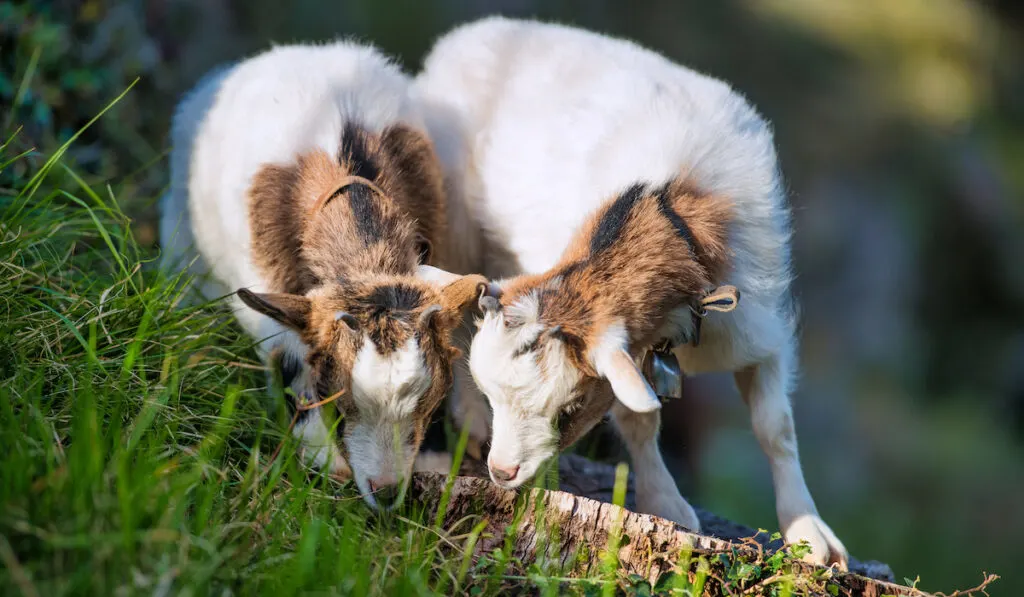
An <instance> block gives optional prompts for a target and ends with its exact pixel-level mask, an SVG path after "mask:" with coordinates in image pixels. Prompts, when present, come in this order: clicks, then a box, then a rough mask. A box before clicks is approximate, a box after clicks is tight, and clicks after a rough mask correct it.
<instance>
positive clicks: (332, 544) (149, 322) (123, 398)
mask: <svg viewBox="0 0 1024 597" xmlns="http://www.w3.org/2000/svg"><path fill="white" fill-rule="evenodd" d="M12 147H13V145H12V144H11V143H10V140H8V142H6V143H4V145H3V146H2V147H0V175H2V174H3V173H4V172H3V171H4V170H8V173H9V172H10V170H9V168H10V167H11V166H12V164H15V163H17V162H18V160H22V159H24V158H25V156H24V155H14V151H13V150H12V149H11V148H12ZM64 149H65V148H60V149H58V150H57V151H55V152H53V154H52V155H51V156H50V157H49V159H48V160H45V161H43V160H35V162H36V163H42V166H41V167H39V168H38V169H36V170H35V171H30V172H29V173H28V175H26V176H23V177H20V178H15V179H14V183H13V186H12V187H11V188H2V189H0V214H2V220H0V455H2V464H0V595H19V594H20V595H26V596H36V595H39V596H51V595H53V596H57V595H118V596H122V595H136V594H139V595H228V594H233V595H253V594H271V595H275V597H283V596H285V595H293V594H318V595H364V594H378V595H434V594H438V595H462V594H484V595H491V594H508V593H509V592H511V591H515V590H519V589H523V590H526V591H527V592H529V593H532V594H542V595H558V594H586V595H611V594H630V595H645V594H651V593H652V592H653V593H656V594H665V595H669V594H671V595H690V596H691V597H692V596H695V595H700V594H703V590H704V589H705V588H706V586H707V587H711V586H714V587H717V588H716V590H715V592H714V594H741V593H743V591H745V590H748V589H749V588H750V587H751V586H752V584H757V583H758V582H760V581H762V580H765V579H771V582H770V583H768V584H766V585H764V591H763V592H757V593H754V594H766V595H789V594H790V586H789V585H790V584H791V583H790V582H789V581H790V577H789V576H787V575H786V574H785V570H784V568H785V564H786V560H778V561H775V563H774V564H773V566H774V567H772V565H768V563H767V560H766V561H764V562H760V563H754V564H752V565H748V566H746V567H744V560H743V558H739V557H735V554H734V555H733V556H729V555H728V554H724V555H723V556H722V557H721V558H718V559H715V560H707V559H705V558H690V557H689V556H688V555H686V554H681V557H680V561H681V563H682V568H681V569H679V570H678V571H677V572H682V571H683V570H686V571H687V573H686V574H675V575H671V576H669V577H666V578H665V579H664V581H663V582H661V583H659V585H658V586H657V587H650V586H649V585H648V584H647V583H646V582H644V581H643V580H642V579H640V578H639V577H635V576H628V575H625V574H623V573H622V571H621V570H620V569H619V566H618V560H617V558H616V557H615V554H613V553H610V552H609V553H606V554H605V555H603V556H602V559H601V562H602V564H601V566H600V569H599V570H598V571H597V572H596V573H595V576H594V577H593V578H582V579H581V578H572V577H571V572H572V571H571V570H566V569H562V568H560V567H559V566H560V565H559V564H558V562H559V561H560V558H558V557H550V556H556V555H558V554H547V548H546V547H545V545H551V544H554V539H553V538H556V537H557V529H542V531H543V532H541V533H539V534H538V537H540V538H541V539H542V541H541V545H540V546H539V549H538V551H539V552H540V553H541V554H542V555H541V556H540V557H537V558H536V559H535V560H534V561H529V562H521V561H517V560H516V559H515V558H514V557H512V555H511V554H512V553H513V550H512V546H513V538H514V536H515V532H516V528H515V527H516V526H518V525H517V523H515V522H514V523H513V525H512V528H509V529H508V531H507V533H506V536H505V541H504V548H502V549H498V550H496V551H494V552H491V553H489V554H487V555H485V556H482V557H479V558H475V557H472V554H473V549H474V547H475V545H476V544H477V542H478V540H479V539H480V538H481V536H482V533H483V532H484V528H485V521H483V520H481V519H480V518H479V517H471V518H468V519H465V520H461V521H459V522H457V523H455V524H454V525H453V526H449V527H444V526H442V523H441V521H443V520H444V517H443V516H441V515H439V514H436V513H434V512H428V511H426V510H425V507H424V506H422V505H418V504H416V503H410V504H406V506H405V509H404V510H403V511H400V512H397V513H393V514H388V515H376V514H374V513H372V512H371V511H370V510H369V509H368V508H367V507H366V506H365V504H364V503H363V502H362V500H361V499H359V497H358V495H357V494H356V493H355V491H354V490H353V489H352V487H351V485H345V486H342V485H339V484H337V483H336V482H334V481H332V480H331V479H329V478H328V477H327V476H326V475H320V474H317V473H313V472H310V471H308V470H306V469H304V468H302V467H301V466H300V465H299V464H298V459H297V458H296V457H295V448H296V446H295V445H294V443H293V442H292V441H291V438H290V437H288V435H287V433H286V432H285V431H286V429H287V426H288V418H287V414H286V413H285V408H284V406H283V405H284V396H283V393H282V390H281V388H279V387H277V388H272V389H267V388H265V387H264V380H265V376H264V374H263V372H262V371H261V367H260V364H259V363H258V361H257V360H256V358H255V352H254V350H253V347H252V344H251V341H250V340H249V339H247V338H246V337H244V336H243V335H241V334H240V333H239V330H238V329H237V327H236V326H235V324H234V323H233V322H232V321H231V319H230V317H229V316H228V314H227V311H226V309H225V308H224V307H223V306H222V305H220V304H219V303H218V302H216V301H215V302H213V303H209V304H202V305H198V306H191V307H189V306H185V305H186V304H187V303H188V301H185V300H184V299H185V298H186V297H185V290H184V288H185V286H186V282H187V281H186V280H183V279H181V278H180V277H172V278H167V277H164V276H161V275H160V274H159V273H158V272H157V271H156V268H155V267H154V264H153V259H154V257H155V256H154V255H148V254H146V253H145V252H144V251H142V250H140V248H139V247H138V246H137V245H136V244H135V242H134V240H133V237H132V234H131V226H130V224H131V222H130V220H129V218H128V217H127V216H125V214H124V213H122V212H121V211H120V209H119V208H118V204H117V202H116V201H115V199H114V198H113V196H112V192H111V191H110V190H109V189H105V190H98V189H94V188H92V187H91V186H90V185H89V184H87V183H86V182H85V181H84V180H83V179H82V178H81V177H80V176H78V175H77V174H76V173H75V172H74V171H73V170H71V169H70V168H67V167H65V166H64V165H63V164H62V163H61V156H62V155H64ZM0 180H11V178H7V179H4V178H3V177H2V176H0ZM465 440H466V438H465V436H462V437H460V438H459V440H458V447H459V448H462V447H464V445H465ZM278 447H281V452H280V456H279V457H277V458H276V459H275V458H271V454H273V453H274V452H275V450H276V449H277V448H278ZM457 454H459V455H460V454H461V450H458V451H457ZM458 460H459V457H458V456H457V457H456V461H458ZM624 478H625V477H624V476H623V479H624ZM551 482H552V479H546V478H545V476H543V475H542V476H541V479H540V481H539V482H538V483H540V484H545V483H551ZM622 487H624V485H622ZM622 493H623V492H622V491H619V492H617V495H618V499H619V500H620V503H621V500H622V499H623V497H624V495H622ZM446 499H447V498H445V499H443V500H442V502H444V501H446ZM530 507H531V505H530V504H527V503H523V504H521V507H520V510H519V514H518V515H517V518H516V520H519V517H520V516H522V515H523V513H525V512H526V511H527V509H528V508H530ZM545 537H547V539H545ZM548 540H550V541H551V542H550V543H547V544H545V543H544V541H548ZM620 540H621V541H626V540H628V538H624V537H620V536H619V535H618V534H617V533H613V542H615V543H618V542H619V541H620ZM593 547H594V548H598V549H600V548H602V546H593ZM755 567H756V569H755ZM716 571H717V572H716ZM780 574H781V575H780ZM716 579H717V580H716ZM780 579H781V580H780ZM706 583H707V585H706ZM716 583H717V584H716Z"/></svg>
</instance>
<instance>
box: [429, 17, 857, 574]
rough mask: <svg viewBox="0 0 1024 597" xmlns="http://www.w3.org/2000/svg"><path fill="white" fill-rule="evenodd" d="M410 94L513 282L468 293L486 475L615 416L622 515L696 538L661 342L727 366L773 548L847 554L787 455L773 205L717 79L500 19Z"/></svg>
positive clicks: (705, 363)
mask: <svg viewBox="0 0 1024 597" xmlns="http://www.w3.org/2000/svg"><path fill="white" fill-rule="evenodd" d="M416 84H417V87H418V91H419V93H420V94H421V97H422V100H423V101H424V105H425V106H426V107H427V108H426V110H427V111H426V114H427V118H428V123H429V124H428V127H429V128H431V130H432V133H433V134H434V137H435V141H436V142H437V143H438V146H439V150H438V151H439V153H441V154H444V155H448V156H451V157H449V159H448V160H447V162H446V163H447V164H449V165H450V167H453V168H456V171H455V172H453V173H450V177H452V178H456V179H459V182H458V185H459V187H460V190H461V193H462V194H463V195H464V196H465V197H464V200H465V202H466V203H467V205H469V207H470V208H471V209H472V210H473V211H474V214H475V217H476V218H477V219H478V221H479V222H480V225H481V226H482V228H483V234H484V237H483V239H482V241H480V242H479V246H480V247H482V248H483V250H485V251H486V254H485V257H484V258H485V263H486V266H487V267H486V268H485V269H484V270H483V271H484V273H485V274H487V275H488V276H490V277H496V276H508V275H514V274H525V275H520V276H519V277H517V278H513V279H511V280H504V281H500V282H496V283H494V284H493V285H492V287H493V290H492V292H493V293H494V294H496V295H500V302H499V301H497V300H494V299H493V298H490V299H486V298H485V299H483V300H482V301H481V306H482V307H483V308H484V311H485V313H484V317H483V320H482V321H481V322H480V325H479V331H478V332H477V334H476V335H475V337H474V340H473V343H472V347H471V350H470V368H471V370H472V374H473V377H474V379H475V380H476V382H477V384H478V385H479V386H480V388H481V389H482V390H483V391H484V393H485V394H486V395H487V398H488V400H489V402H490V406H491V409H492V411H493V419H492V423H491V425H492V428H493V437H492V440H491V441H492V444H491V450H490V456H489V462H488V465H489V468H490V471H491V478H492V479H493V480H494V481H495V482H496V483H499V484H501V485H504V486H506V487H516V486H518V485H520V484H522V483H523V482H525V481H526V480H528V479H529V478H530V477H532V476H533V475H534V474H535V473H536V471H537V470H538V467H539V466H540V465H541V464H542V463H543V462H544V461H545V460H546V459H548V458H550V457H551V456H553V455H554V454H556V452H557V450H558V449H560V448H564V447H566V446H567V445H568V444H570V443H572V442H573V441H575V440H576V439H577V438H578V437H579V436H580V435H581V434H582V433H584V432H586V431H587V430H588V429H590V428H591V427H593V425H594V424H596V423H597V422H598V421H599V420H600V419H601V418H602V417H603V416H604V414H605V413H606V412H607V411H608V410H609V408H610V410H611V412H612V415H613V420H614V422H615V424H616V426H617V428H618V429H619V431H620V434H621V436H622V437H623V439H624V441H625V444H626V447H627V448H628V450H629V452H630V455H631V458H632V460H633V466H634V470H635V472H636V480H637V504H638V506H639V508H640V509H641V510H644V511H646V512H649V513H652V514H656V515H660V516H663V517H665V518H668V519H671V520H674V521H676V522H678V523H680V524H682V525H683V526H686V527H688V528H690V529H694V530H697V529H698V526H699V523H698V521H697V518H696V516H695V513H694V511H693V509H692V508H691V507H690V505H689V504H688V503H687V502H686V500H685V499H684V498H683V497H682V496H681V495H680V494H679V491H678V489H677V487H676V485H675V482H674V480H673V479H672V477H671V476H670V474H669V472H668V470H667V469H666V467H665V464H664V462H663V460H662V457H661V454H660V453H659V450H658V447H657V433H658V429H659V426H660V414H659V410H658V408H659V406H660V403H659V402H658V399H657V397H656V396H655V394H654V392H653V390H652V389H651V387H650V386H649V384H648V383H647V381H645V379H644V377H643V375H642V374H641V372H640V370H639V368H638V367H637V365H636V360H637V359H639V358H641V357H642V356H643V355H644V354H645V352H646V351H647V350H648V349H650V347H651V346H652V345H655V344H658V343H660V342H664V341H668V342H670V345H672V346H674V350H673V352H674V354H675V355H676V356H677V357H678V360H679V362H680V363H681V365H682V369H683V370H684V371H686V372H687V373H690V374H696V373H702V372H710V371H732V372H735V379H736V382H737V384H738V386H739V389H740V392H741V394H742V396H743V399H744V400H745V401H746V403H747V404H748V405H749V407H750V411H751V418H752V423H753V429H754V433H755V435H756V436H757V439H758V440H759V442H760V444H761V447H762V448H763V450H764V453H765V454H766V455H767V457H768V461H769V464H770V466H771V470H772V474H773V477H774V484H775V494H776V502H777V513H778V517H779V524H780V526H781V528H782V531H783V534H784V536H785V539H786V540H787V541H791V542H795V541H799V540H807V541H808V542H809V544H810V545H811V547H812V548H813V553H812V554H811V555H810V556H809V559H810V560H811V561H814V562H817V563H822V564H824V563H833V562H834V563H838V564H839V565H840V566H845V565H846V560H847V554H846V550H845V549H844V547H843V545H842V543H840V541H839V540H838V539H837V538H836V536H835V535H834V534H833V532H832V531H831V530H830V529H829V527H828V526H827V525H826V524H825V523H824V521H822V519H821V518H820V517H819V515H818V513H817V509H816V507H815V504H814V501H813V499H812V498H811V495H810V492H809V491H808V489H807V485H806V483H805V481H804V476H803V472H802V469H801V466H800V461H799V457H798V452H797V441H796V435H795V432H794V427H793V417H792V413H791V408H790V402H789V394H790V392H791V391H792V387H793V380H794V377H795V372H796V369H797V360H796V358H797V356H796V353H797V342H796V338H795V327H796V315H795V310H794V306H793V304H792V301H791V298H790V291H789V285H790V281H791V273H790V250H789V238H790V234H791V228H790V215H789V209H788V207H787V205H786V200H785V195H784V191H783V187H782V183H781V180H780V174H779V169H778V163H777V158H776V154H775V149H774V145H773V141H772V133H771V131H770V129H769V126H768V125H767V124H766V123H765V121H764V120H763V119H762V118H761V117H760V116H759V115H758V114H757V113H756V112H755V111H754V109H752V108H751V107H750V105H749V104H748V103H747V102H746V101H745V100H744V99H743V98H742V97H741V96H740V95H739V94H737V93H736V92H734V91H733V90H731V89H730V88H729V86H728V85H726V84H725V83H723V82H721V81H718V80H715V79H712V78H709V77H706V76H703V75H701V74H698V73H696V72H693V71H691V70H688V69H685V68H683V67H680V66H678V65H676V64H673V63H672V62H670V61H669V60H667V59H665V58H664V57H662V56H660V55H658V54H655V53H654V52H651V51H648V50H645V49H643V48H641V47H639V46H637V45H635V44H633V43H630V42H627V41H622V40H617V39H612V38H609V37H605V36H602V35H599V34H595V33H590V32H585V31H581V30H578V29H573V28H569V27H564V26H558V25H553V24H541V23H536V22H527V21H518V20H510V19H505V18H488V19H485V20H482V21H478V22H476V23H472V24H469V25H465V26H462V27H459V28H457V29H455V30H454V31H452V32H450V33H448V34H447V35H446V36H444V37H443V38H442V39H441V40H440V41H439V42H438V43H437V44H436V46H435V47H434V49H433V50H432V51H431V53H430V55H429V56H428V58H427V60H426V63H425V69H424V72H423V73H422V74H421V75H420V76H419V78H418V79H417V83H416ZM725 283H728V284H734V285H735V286H736V287H738V289H739V290H740V291H741V292H742V297H743V299H742V301H739V304H738V306H737V308H736V309H735V310H734V311H733V312H731V313H728V314H711V315H709V316H707V317H706V318H705V319H704V320H703V322H704V324H703V330H699V329H697V322H699V321H701V320H700V319H698V318H696V317H694V316H693V312H694V311H697V312H701V311H702V310H703V307H702V305H701V302H702V300H704V299H705V298H706V296H707V293H708V292H710V291H712V290H713V289H714V288H715V287H717V286H718V285H719V284H725ZM735 299H738V297H734V298H733V299H730V300H735ZM698 332H702V333H700V336H699V343H698V344H696V345H694V342H693V341H694V340H695V339H696V338H695V337H696V335H697V333H698ZM612 392H614V396H615V398H617V400H614V399H613V398H612Z"/></svg>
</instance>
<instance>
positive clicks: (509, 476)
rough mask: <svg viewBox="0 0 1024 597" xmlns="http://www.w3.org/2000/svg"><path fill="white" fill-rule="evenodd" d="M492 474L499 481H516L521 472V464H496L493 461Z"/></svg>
mask: <svg viewBox="0 0 1024 597" xmlns="http://www.w3.org/2000/svg"><path fill="white" fill-rule="evenodd" d="M491 474H492V475H494V478H495V479H497V480H499V481H505V482H506V483H507V482H509V481H514V480H515V478H516V475H518V474H519V465H518V464H513V465H511V466H510V465H505V464H495V463H493V462H492V463H491Z"/></svg>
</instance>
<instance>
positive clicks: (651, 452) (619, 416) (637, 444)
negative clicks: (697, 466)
mask: <svg viewBox="0 0 1024 597" xmlns="http://www.w3.org/2000/svg"><path fill="white" fill-rule="evenodd" d="M612 420H613V421H614V422H615V427H616V429H618V431H619V435H620V436H622V439H623V442H624V443H625V444H626V450H628V451H629V457H630V459H632V461H633V473H634V475H635V476H636V505H637V509H638V510H640V511H641V512H645V513H647V514H653V515H655V516H660V517H662V518H665V519H668V520H671V521H673V522H676V523H678V524H680V525H682V526H684V527H686V528H687V529H689V530H691V531H694V532H696V531H699V530H700V521H699V520H697V513H696V512H694V511H693V507H692V506H690V504H689V502H687V501H686V499H685V498H684V497H683V496H682V495H681V494H680V493H679V488H678V487H676V482H675V479H673V478H672V475H671V474H670V473H669V472H668V467H666V466H665V460H664V459H663V458H662V457H661V451H660V450H659V449H658V431H659V429H660V428H661V411H654V412H649V413H636V412H633V411H631V410H629V409H628V408H626V407H625V406H623V405H622V404H620V403H619V402H618V401H617V400H616V401H615V402H614V403H613V405H612Z"/></svg>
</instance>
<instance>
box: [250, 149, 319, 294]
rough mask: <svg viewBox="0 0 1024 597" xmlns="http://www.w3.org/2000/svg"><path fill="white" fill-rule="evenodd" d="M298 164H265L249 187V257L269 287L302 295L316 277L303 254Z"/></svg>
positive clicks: (302, 215) (277, 290) (276, 290)
mask: <svg viewBox="0 0 1024 597" xmlns="http://www.w3.org/2000/svg"><path fill="white" fill-rule="evenodd" d="M298 182H299V167H297V166H278V165H272V164H270V165H266V166H264V167H263V168H261V169H260V170H259V171H258V172H257V173H256V176H254V177H253V181H252V186H251V187H250V190H249V229H250V233H251V237H252V257H253V261H254V263H255V265H256V267H257V268H259V270H260V271H261V272H262V273H263V275H264V276H266V277H267V280H268V281H269V282H270V287H271V290H273V291H275V292H288V293H291V294H302V293H304V292H305V291H306V290H307V289H309V288H310V287H311V286H313V284H314V283H315V277H314V276H313V273H312V272H311V271H310V269H309V265H308V264H307V263H306V261H305V258H304V257H303V255H302V246H301V241H300V238H299V230H300V229H301V226H302V221H303V217H304V213H303V212H302V210H301V205H300V204H299V200H298V199H299V198H298V194H297V193H298Z"/></svg>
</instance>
